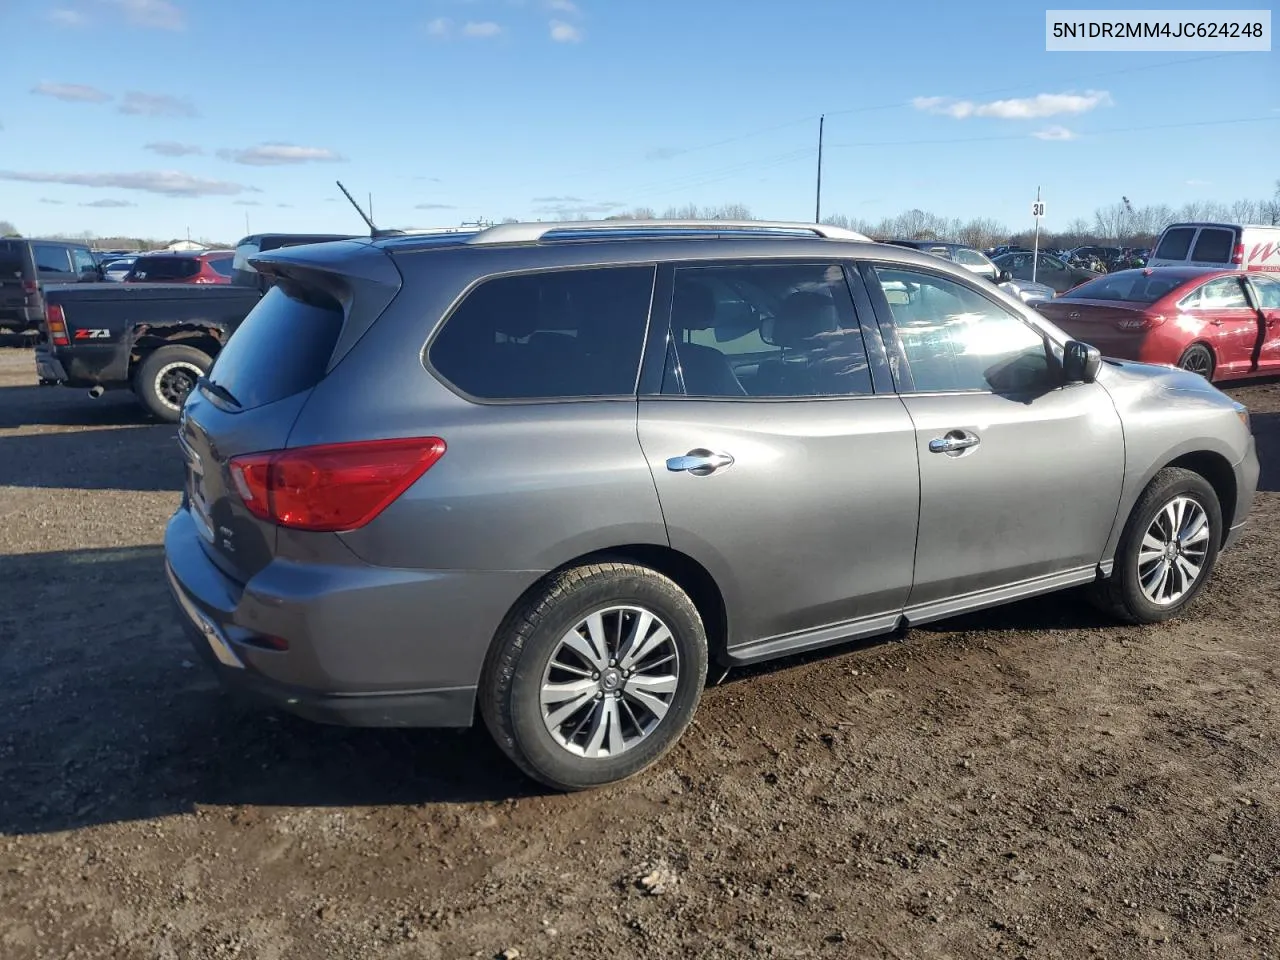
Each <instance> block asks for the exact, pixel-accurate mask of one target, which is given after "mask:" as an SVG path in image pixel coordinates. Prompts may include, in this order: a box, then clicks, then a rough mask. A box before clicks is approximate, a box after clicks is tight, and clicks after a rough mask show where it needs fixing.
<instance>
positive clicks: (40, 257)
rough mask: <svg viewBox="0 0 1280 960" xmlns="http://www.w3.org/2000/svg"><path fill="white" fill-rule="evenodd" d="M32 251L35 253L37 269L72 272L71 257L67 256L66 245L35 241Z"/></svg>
mask: <svg viewBox="0 0 1280 960" xmlns="http://www.w3.org/2000/svg"><path fill="white" fill-rule="evenodd" d="M31 252H32V253H34V254H35V258H36V269H37V270H39V271H40V272H41V273H70V272H71V258H70V257H68V256H67V248H66V247H58V246H54V245H52V244H48V243H33V244H32V245H31Z"/></svg>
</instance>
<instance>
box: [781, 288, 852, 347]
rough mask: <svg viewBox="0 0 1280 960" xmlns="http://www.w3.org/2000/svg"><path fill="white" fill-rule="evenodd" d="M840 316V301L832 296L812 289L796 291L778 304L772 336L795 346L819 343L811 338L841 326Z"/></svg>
mask: <svg viewBox="0 0 1280 960" xmlns="http://www.w3.org/2000/svg"><path fill="white" fill-rule="evenodd" d="M837 319H838V318H837V316H836V305H835V302H834V301H833V300H832V299H831V298H830V297H828V296H826V295H824V294H821V293H812V292H810V291H801V292H799V293H793V294H791V296H789V297H787V299H785V300H783V301H782V304H781V306H780V307H779V308H778V315H777V316H776V317H775V318H774V320H773V329H772V330H771V331H770V336H769V339H770V342H772V343H773V344H775V345H777V346H779V347H788V348H791V349H796V348H798V347H805V346H810V347H812V346H817V345H818V344H814V343H811V342H809V341H810V340H811V339H812V338H813V337H816V336H818V335H819V334H823V333H831V332H833V331H835V330H836V329H838V327H839V324H838V323H837Z"/></svg>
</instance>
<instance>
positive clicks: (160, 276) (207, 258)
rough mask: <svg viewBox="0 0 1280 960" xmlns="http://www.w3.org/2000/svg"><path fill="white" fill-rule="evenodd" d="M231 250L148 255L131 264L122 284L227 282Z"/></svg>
mask: <svg viewBox="0 0 1280 960" xmlns="http://www.w3.org/2000/svg"><path fill="white" fill-rule="evenodd" d="M234 259H235V251H234V250H202V251H200V252H198V253H177V252H163V253H148V254H145V255H144V256H141V257H139V258H138V259H137V260H135V261H134V262H133V269H131V270H130V271H129V272H128V273H127V274H125V278H124V282H125V283H230V282H231V261H232V260H234Z"/></svg>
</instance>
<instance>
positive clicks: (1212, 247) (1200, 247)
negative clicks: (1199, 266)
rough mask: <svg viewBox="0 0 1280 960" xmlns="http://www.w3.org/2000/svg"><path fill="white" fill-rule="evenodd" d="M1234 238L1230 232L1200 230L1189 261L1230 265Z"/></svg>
mask: <svg viewBox="0 0 1280 960" xmlns="http://www.w3.org/2000/svg"><path fill="white" fill-rule="evenodd" d="M1235 238H1236V237H1235V234H1234V233H1232V232H1231V231H1230V230H1209V229H1204V230H1201V231H1200V236H1198V237H1196V248H1195V250H1193V251H1192V252H1191V259H1192V260H1194V261H1195V262H1196V263H1230V262H1231V248H1232V246H1234V242H1235Z"/></svg>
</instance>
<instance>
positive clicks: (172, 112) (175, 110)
mask: <svg viewBox="0 0 1280 960" xmlns="http://www.w3.org/2000/svg"><path fill="white" fill-rule="evenodd" d="M119 110H120V112H121V113H128V114H132V115H133V116H137V117H198V116H199V115H200V114H199V112H198V111H197V110H196V108H195V105H194V104H193V103H192V102H191V101H190V100H186V99H184V98H182V97H171V96H169V95H168V94H167V93H141V92H139V91H137V90H130V91H129V92H128V93H126V94H125V95H124V100H123V101H122V102H121V103H120V107H119Z"/></svg>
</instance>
